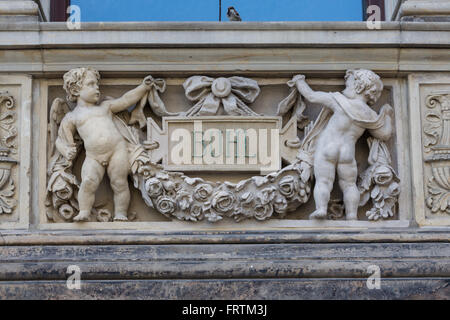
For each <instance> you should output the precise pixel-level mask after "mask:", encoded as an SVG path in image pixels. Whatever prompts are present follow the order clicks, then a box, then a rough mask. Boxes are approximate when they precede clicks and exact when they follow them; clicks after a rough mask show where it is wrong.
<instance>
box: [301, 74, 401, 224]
mask: <svg viewBox="0 0 450 320" xmlns="http://www.w3.org/2000/svg"><path fill="white" fill-rule="evenodd" d="M293 82H295V84H296V86H297V89H298V91H299V92H300V94H301V95H302V96H303V97H304V98H306V100H308V101H310V102H312V103H317V104H321V105H322V106H324V107H325V108H323V110H322V111H321V113H320V115H319V117H318V119H317V120H316V122H315V128H313V130H312V132H309V134H308V137H305V139H306V138H307V139H310V138H311V137H313V139H315V140H316V141H315V147H314V150H313V166H314V176H315V180H316V183H315V188H314V200H315V204H316V210H315V211H314V212H313V213H312V214H311V215H310V218H312V219H325V218H326V217H327V207H328V202H329V200H330V193H331V191H332V188H333V184H334V179H335V173H336V170H337V174H338V177H339V186H340V187H341V190H342V192H343V195H344V205H345V213H346V219H347V220H356V219H357V210H358V205H359V203H360V192H359V191H358V188H357V185H356V181H357V176H358V169H357V165H356V160H355V144H356V142H357V140H358V139H359V138H360V137H361V136H362V134H363V133H364V131H365V130H366V129H368V130H369V132H370V134H371V135H372V136H373V137H375V138H377V139H379V140H381V141H383V140H388V139H389V138H390V136H391V134H392V128H393V125H392V118H393V109H392V107H391V106H389V105H385V106H383V108H382V109H381V111H380V114H377V113H376V112H375V111H373V110H372V109H371V108H370V106H372V105H373V104H374V103H375V102H376V101H377V100H378V99H379V98H380V95H381V92H382V90H383V83H382V82H381V80H380V77H379V76H378V75H376V74H375V73H374V72H372V71H370V70H363V69H358V70H348V71H347V73H346V75H345V85H346V87H345V90H344V91H343V92H342V93H339V92H333V93H328V92H319V91H313V90H312V89H311V88H310V87H309V85H308V84H307V83H306V81H305V76H303V75H297V76H295V77H294V78H293Z"/></svg>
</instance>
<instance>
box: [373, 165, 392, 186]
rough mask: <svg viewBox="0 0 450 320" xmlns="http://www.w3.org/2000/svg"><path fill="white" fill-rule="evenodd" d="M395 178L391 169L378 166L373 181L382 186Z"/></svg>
mask: <svg viewBox="0 0 450 320" xmlns="http://www.w3.org/2000/svg"><path fill="white" fill-rule="evenodd" d="M393 177H394V175H393V174H392V170H391V168H389V167H387V166H378V167H377V168H376V169H375V171H374V173H373V181H374V182H375V183H376V184H378V185H382V186H383V185H386V184H388V183H389V182H391V181H392V179H393Z"/></svg>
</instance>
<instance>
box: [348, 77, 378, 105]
mask: <svg viewBox="0 0 450 320" xmlns="http://www.w3.org/2000/svg"><path fill="white" fill-rule="evenodd" d="M350 75H353V76H354V77H355V90H356V93H358V94H360V93H363V94H364V96H365V97H366V98H367V103H368V104H369V105H373V104H374V103H375V102H377V100H378V98H379V97H380V94H381V92H382V91H383V82H381V79H380V77H379V76H378V75H377V74H376V73H375V72H373V71H371V70H365V69H356V70H348V71H347V73H346V74H345V80H347V79H348V77H350Z"/></svg>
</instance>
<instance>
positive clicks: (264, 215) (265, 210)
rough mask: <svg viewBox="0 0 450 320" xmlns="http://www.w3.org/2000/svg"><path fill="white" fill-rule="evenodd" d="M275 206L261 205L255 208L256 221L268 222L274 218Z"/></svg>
mask: <svg viewBox="0 0 450 320" xmlns="http://www.w3.org/2000/svg"><path fill="white" fill-rule="evenodd" d="M272 213H273V206H272V204H271V203H267V204H265V205H259V206H257V207H256V208H255V219H256V220H259V221H263V220H266V219H268V218H270V217H271V216H272Z"/></svg>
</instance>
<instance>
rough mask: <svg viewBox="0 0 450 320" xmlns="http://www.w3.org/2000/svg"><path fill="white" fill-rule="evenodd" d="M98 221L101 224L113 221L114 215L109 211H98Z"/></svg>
mask: <svg viewBox="0 0 450 320" xmlns="http://www.w3.org/2000/svg"><path fill="white" fill-rule="evenodd" d="M97 221H99V222H108V221H112V214H111V212H110V211H109V210H107V209H99V210H98V211H97Z"/></svg>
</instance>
